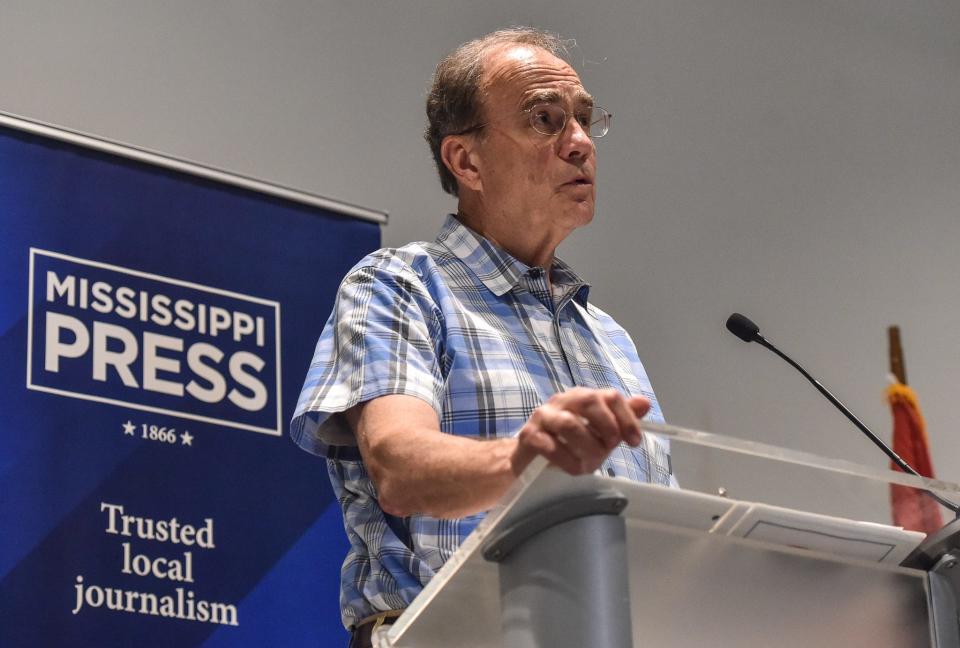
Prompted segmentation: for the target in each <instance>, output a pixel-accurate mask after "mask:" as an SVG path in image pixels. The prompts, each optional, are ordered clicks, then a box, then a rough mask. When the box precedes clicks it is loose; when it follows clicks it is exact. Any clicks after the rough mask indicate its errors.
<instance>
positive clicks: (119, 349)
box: [0, 127, 380, 648]
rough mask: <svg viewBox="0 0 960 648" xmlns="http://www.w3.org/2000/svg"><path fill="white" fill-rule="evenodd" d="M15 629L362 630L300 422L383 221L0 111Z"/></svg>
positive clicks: (5, 633) (6, 633)
mask: <svg viewBox="0 0 960 648" xmlns="http://www.w3.org/2000/svg"><path fill="white" fill-rule="evenodd" d="M0 223H2V228H3V230H2V231H3V237H2V244H0V249H2V251H3V254H2V261H0V262H2V273H0V283H2V286H3V290H2V291H0V335H2V337H0V357H2V359H3V362H2V365H0V381H2V389H0V407H2V412H3V419H2V420H3V422H2V423H0V519H2V521H3V522H2V525H3V526H2V528H3V533H2V535H0V615H2V617H0V618H2V619H3V621H2V622H0V646H5V647H6V646H98V647H100V646H126V645H136V646H138V647H140V648H144V647H147V646H164V647H167V646H201V645H203V646H265V645H276V646H318V645H320V646H326V645H331V646H333V645H345V644H346V641H347V634H346V632H345V631H344V630H343V628H342V626H341V624H340V619H339V606H338V584H339V569H340V563H341V561H342V560H343V557H344V555H345V553H346V539H345V537H344V533H343V526H342V521H341V519H340V512H339V507H338V505H337V502H336V500H335V498H334V496H333V493H332V491H331V489H330V486H329V482H328V479H327V475H326V465H325V463H324V462H323V461H322V460H320V459H317V458H314V457H311V456H309V455H307V454H306V453H304V452H303V451H301V450H299V449H297V448H296V447H295V446H294V444H293V443H292V442H290V440H289V437H288V436H287V434H286V425H287V421H288V419H289V417H290V415H291V413H292V411H293V408H294V405H295V403H296V398H297V395H298V391H299V388H300V385H301V384H302V380H303V376H304V375H305V373H306V369H307V365H308V364H309V361H310V358H311V355H312V351H313V347H314V345H315V343H316V340H317V336H318V335H319V332H320V330H321V328H322V327H323V324H324V321H325V320H326V318H327V316H328V315H329V313H330V309H331V307H332V304H333V297H334V294H335V292H336V288H337V285H338V284H339V280H340V278H341V277H342V276H343V275H344V274H345V272H346V271H347V270H348V269H349V268H350V266H352V265H353V264H354V263H355V262H356V261H357V260H358V259H359V258H360V257H361V256H363V255H364V254H366V253H367V252H369V251H371V250H373V249H375V248H377V247H378V246H379V240H380V233H379V227H378V226H377V225H376V224H375V223H372V222H364V221H361V220H357V219H354V218H351V217H347V216H344V215H340V214H337V213H335V212H333V211H329V210H325V209H320V208H317V207H312V206H307V205H304V204H300V203H298V202H294V201H291V200H285V199H282V198H277V197H271V196H268V195H264V194H262V193H258V192H255V191H251V190H248V189H242V188H238V187H235V186H229V185H227V184H221V183H217V182H214V181H212V180H207V179H202V178H199V177H196V176H193V175H191V174H189V173H184V172H180V171H173V170H169V169H164V168H161V167H159V166H155V165H152V164H148V163H144V162H137V161H133V160H130V159H127V158H124V157H120V156H116V155H111V154H108V153H104V152H99V151H96V150H93V149H90V148H87V147H84V146H80V145H77V144H72V143H65V142H61V141H57V140H55V139H51V138H47V137H42V136H40V135H34V134H29V133H26V132H23V131H20V130H17V129H14V128H8V127H2V128H0Z"/></svg>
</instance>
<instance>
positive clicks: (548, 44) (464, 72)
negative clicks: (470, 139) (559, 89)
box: [423, 27, 567, 196]
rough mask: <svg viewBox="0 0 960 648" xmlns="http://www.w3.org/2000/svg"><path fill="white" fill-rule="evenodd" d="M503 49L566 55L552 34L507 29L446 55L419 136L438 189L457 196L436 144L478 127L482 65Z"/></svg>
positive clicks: (468, 43)
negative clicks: (427, 147)
mask: <svg viewBox="0 0 960 648" xmlns="http://www.w3.org/2000/svg"><path fill="white" fill-rule="evenodd" d="M505 45H532V46H533V47H539V48H540V49H544V50H546V51H548V52H550V53H551V54H553V55H554V56H558V57H562V56H564V55H565V54H566V51H567V49H566V46H565V45H564V42H563V41H562V40H560V37H559V36H557V35H556V34H551V33H550V32H546V31H543V30H540V29H535V28H533V27H510V28H508V29H500V30H497V31H495V32H492V33H490V34H487V35H486V36H482V37H480V38H477V39H475V40H472V41H469V42H467V43H464V44H463V45H461V46H460V47H458V48H457V49H456V50H454V51H453V52H452V53H450V54H448V55H447V56H446V57H445V58H444V59H443V60H442V61H440V63H439V65H437V70H436V72H435V73H434V75H433V84H432V85H431V87H430V94H428V95H427V129H426V131H425V132H424V134H423V137H424V139H426V140H427V144H429V145H430V151H431V153H433V160H434V162H436V164H437V172H438V173H439V174H440V185H441V186H442V187H443V190H444V191H446V192H447V193H448V194H450V195H452V196H456V195H457V179H456V178H455V177H454V176H453V174H452V173H450V170H449V169H448V168H447V167H446V166H445V165H444V164H443V158H442V157H441V155H440V144H441V143H442V142H443V139H444V138H445V137H447V136H448V135H457V134H460V133H463V132H464V131H467V130H469V129H471V128H475V127H476V126H478V125H479V124H480V123H481V116H480V108H481V104H480V96H479V95H480V93H479V89H480V83H481V75H482V73H483V62H484V59H485V57H486V56H487V54H489V53H490V51H491V50H493V49H497V48H500V47H503V46H505Z"/></svg>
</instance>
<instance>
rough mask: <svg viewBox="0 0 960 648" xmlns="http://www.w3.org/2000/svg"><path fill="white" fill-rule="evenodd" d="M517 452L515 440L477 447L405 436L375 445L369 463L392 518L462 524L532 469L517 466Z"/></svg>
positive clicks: (415, 433)
mask: <svg viewBox="0 0 960 648" xmlns="http://www.w3.org/2000/svg"><path fill="white" fill-rule="evenodd" d="M516 450H517V441H516V439H495V440H491V441H478V440H474V439H467V438H463V437H456V436H453V435H448V434H443V433H441V432H438V431H436V430H429V429H426V430H407V431H405V432H404V433H403V435H389V436H386V437H384V438H382V439H380V440H378V441H375V442H373V443H371V444H370V445H369V449H368V455H369V456H367V457H366V460H367V469H368V470H369V471H370V473H371V477H372V478H373V482H374V483H375V484H376V485H377V495H378V499H379V501H380V506H381V507H382V508H383V509H384V510H385V511H387V512H388V513H391V514H393V515H398V516H407V515H412V514H414V513H425V514H427V515H430V516H433V517H437V518H458V517H463V516H466V515H471V514H474V513H480V512H482V511H486V510H488V509H490V508H491V507H492V506H493V505H494V504H495V503H496V502H497V500H498V499H499V498H500V497H501V496H502V495H503V494H504V493H505V492H506V490H507V488H509V486H510V484H511V483H513V480H514V479H515V477H516V475H517V474H518V472H519V471H521V470H522V469H523V468H524V467H525V466H526V464H527V463H529V460H526V461H525V462H522V463H523V465H519V464H518V461H517V456H516ZM531 458H532V457H531ZM388 467H389V468H388ZM397 467H402V468H397Z"/></svg>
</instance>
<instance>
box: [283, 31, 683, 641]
mask: <svg viewBox="0 0 960 648" xmlns="http://www.w3.org/2000/svg"><path fill="white" fill-rule="evenodd" d="M561 51H562V44H561V42H560V41H559V40H558V39H557V38H556V37H553V36H551V35H549V34H546V33H543V32H540V31H537V30H532V29H511V30H503V31H499V32H495V33H492V34H489V35H487V36H485V37H483V38H480V39H478V40H475V41H471V42H469V43H466V44H465V45H463V46H461V47H460V48H459V49H457V50H456V51H455V52H453V53H452V54H450V55H449V56H448V57H447V58H446V59H444V60H443V61H442V62H441V63H440V65H439V66H438V67H437V71H436V75H435V77H434V83H433V87H432V89H431V92H430V96H429V98H428V100H427V115H428V120H429V126H428V129H427V135H426V137H427V140H428V142H429V144H430V146H431V149H432V151H433V155H434V158H435V159H436V162H437V168H438V170H439V172H440V178H441V183H442V185H443V188H444V189H445V190H446V191H447V192H449V193H451V194H453V195H455V196H457V197H458V199H459V204H458V211H457V214H456V215H451V216H448V217H447V220H446V223H445V224H444V226H443V229H442V231H441V232H440V235H439V236H438V238H437V240H436V241H435V242H433V243H412V244H409V245H406V246H404V247H402V248H399V249H384V250H379V251H377V252H375V253H373V254H371V255H369V256H368V257H366V258H365V259H363V260H362V261H361V262H360V263H359V264H357V265H356V266H355V267H354V268H353V270H351V271H350V273H349V274H348V275H347V277H346V278H345V279H344V280H343V283H342V285H341V287H340V291H339V294H338V297H337V301H336V304H335V306H334V310H333V313H332V314H331V316H330V320H329V321H328V322H327V325H326V327H325V329H324V331H323V333H322V335H321V338H320V341H319V344H318V346H317V350H316V355H315V357H314V360H313V363H312V365H311V368H310V371H309V374H308V375H307V379H306V383H305V385H304V388H303V392H302V394H301V397H300V402H299V404H298V407H297V412H296V415H295V417H294V420H293V424H292V435H293V437H294V439H295V440H296V442H297V443H298V444H300V445H301V446H302V447H303V448H305V449H306V450H308V451H310V452H313V453H316V454H318V455H321V456H324V457H326V458H327V460H328V468H329V474H330V479H331V481H332V483H333V487H334V489H335V490H336V493H337V496H338V498H339V501H340V504H341V506H342V508H343V516H344V521H345V526H346V530H347V534H348V536H349V540H350V545H351V548H350V552H349V554H348V556H347V558H346V560H345V562H344V565H343V572H342V593H341V608H342V613H343V621H344V625H345V626H346V627H347V628H349V629H352V631H353V642H352V644H351V645H363V643H364V642H366V641H369V635H370V632H371V630H372V629H373V628H374V627H375V626H377V625H380V624H381V623H383V622H384V621H385V620H386V622H389V621H390V620H392V619H393V617H395V616H396V615H397V614H399V611H400V610H402V609H403V608H404V607H406V606H407V605H408V604H409V603H410V601H411V600H412V599H413V598H414V597H415V596H416V595H417V593H418V592H420V590H421V589H422V588H423V586H424V585H425V584H426V583H427V582H428V581H429V580H430V578H431V577H432V576H433V575H434V574H435V573H436V572H437V570H439V569H440V567H441V566H442V565H443V564H444V562H445V561H446V560H447V559H448V558H449V557H450V556H451V555H452V553H453V552H454V551H455V550H456V549H457V547H458V546H459V545H460V543H461V542H462V541H463V539H464V538H465V537H466V536H467V534H469V532H470V531H471V530H473V529H474V527H475V526H476V525H477V523H478V521H479V520H480V519H481V518H482V516H483V513H484V511H486V510H487V509H489V508H490V507H491V506H492V505H493V504H494V503H495V502H496V501H497V499H498V498H499V497H501V495H503V493H504V492H505V491H506V490H507V488H508V487H509V485H510V484H511V482H512V481H513V480H514V479H515V478H516V477H517V475H518V474H520V472H522V471H523V469H524V468H525V467H526V466H527V465H528V464H529V462H530V461H531V460H532V459H533V458H534V457H535V456H536V455H543V456H545V457H546V458H547V459H549V460H550V461H551V462H552V463H554V464H555V465H557V466H559V467H560V468H562V469H563V470H565V471H567V472H568V473H571V474H581V473H588V472H591V471H594V470H598V469H599V470H602V471H603V473H604V474H608V475H613V476H623V477H627V478H630V479H635V480H641V481H650V482H658V483H662V484H669V483H671V480H672V476H671V475H670V469H669V456H668V455H667V453H666V451H665V449H664V448H663V447H662V446H661V445H660V444H659V442H658V441H657V440H656V439H654V438H653V437H652V436H650V435H646V436H642V435H641V432H640V428H639V426H638V424H637V419H638V418H639V417H642V416H644V415H646V414H648V413H649V416H651V417H654V418H660V412H659V408H658V407H657V404H656V400H655V397H654V395H653V392H652V390H651V387H650V384H649V381H648V380H647V376H646V373H645V372H644V369H643V366H642V365H641V364H640V361H639V359H638V358H637V353H636V350H635V348H634V346H633V343H632V342H631V340H630V337H629V336H628V335H627V333H626V332H625V331H624V330H623V329H622V328H621V327H620V326H618V325H617V324H616V322H614V321H613V319H612V318H611V317H610V316H609V315H607V314H606V313H604V312H603V311H601V310H599V309H598V308H596V307H595V306H593V305H592V304H590V303H589V302H588V301H587V294H588V291H589V286H588V284H586V283H585V282H584V281H583V280H582V279H580V278H579V276H578V275H577V274H575V273H574V272H573V270H572V269H571V268H570V267H569V266H568V265H566V264H565V263H563V262H562V261H560V260H559V259H557V258H556V257H555V256H554V252H555V250H556V249H557V246H558V245H560V243H561V242H562V241H563V240H564V239H565V238H566V237H567V236H568V235H569V234H570V232H572V231H573V230H574V229H576V228H578V227H582V226H584V225H587V224H588V223H589V222H590V221H591V220H592V218H593V212H594V197H595V179H596V168H597V160H596V149H595V147H594V141H593V139H594V138H597V137H601V136H603V135H604V134H606V132H607V130H608V128H609V122H610V115H609V114H608V113H607V112H606V111H604V110H603V109H602V108H599V107H597V106H595V105H594V101H593V98H592V97H591V96H590V94H589V93H587V91H586V90H585V89H584V87H583V85H582V84H581V83H580V78H579V77H578V76H577V74H576V72H574V70H573V69H572V68H571V67H570V66H569V65H568V64H567V63H566V62H564V61H563V60H562V59H561V58H559V56H558V55H559V54H560V52H561Z"/></svg>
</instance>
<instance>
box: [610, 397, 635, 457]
mask: <svg viewBox="0 0 960 648" xmlns="http://www.w3.org/2000/svg"><path fill="white" fill-rule="evenodd" d="M607 405H608V406H609V407H610V411H611V412H613V415H614V416H616V417H617V423H618V424H619V426H620V436H621V437H622V438H623V440H624V441H626V442H627V443H629V444H630V445H632V446H636V445H638V444H639V443H640V426H639V425H638V424H637V415H636V414H635V413H634V410H633V409H632V408H631V407H630V405H629V402H628V401H627V399H625V398H624V397H623V396H621V395H620V394H613V395H612V396H609V397H607ZM617 442H619V439H617ZM611 449H612V448H611Z"/></svg>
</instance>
